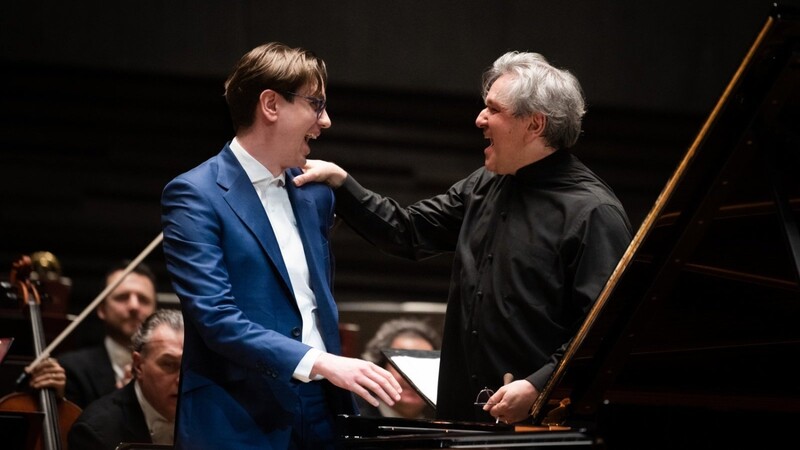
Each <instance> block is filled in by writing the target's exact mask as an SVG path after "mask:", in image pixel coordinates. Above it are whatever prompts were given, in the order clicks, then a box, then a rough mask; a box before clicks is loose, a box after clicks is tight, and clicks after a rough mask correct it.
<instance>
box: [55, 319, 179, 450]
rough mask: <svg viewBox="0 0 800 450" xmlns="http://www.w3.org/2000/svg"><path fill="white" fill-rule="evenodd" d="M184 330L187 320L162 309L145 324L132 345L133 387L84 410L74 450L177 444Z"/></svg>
mask: <svg viewBox="0 0 800 450" xmlns="http://www.w3.org/2000/svg"><path fill="white" fill-rule="evenodd" d="M183 329H184V327H183V316H182V315H181V313H180V311H177V310H174V309H160V310H158V311H157V312H155V313H154V314H152V315H151V316H150V317H148V318H147V320H145V321H144V323H143V324H142V326H141V328H140V329H139V330H138V331H137V332H136V334H134V336H133V338H132V341H131V347H130V348H131V350H132V355H131V356H132V360H133V366H132V373H133V382H131V383H128V384H127V385H126V386H124V387H123V388H122V389H118V390H116V391H113V392H112V393H110V394H107V395H105V396H103V397H101V398H99V399H98V400H96V401H94V402H92V404H91V405H89V406H88V407H87V408H86V409H85V410H84V411H83V413H82V414H81V415H80V417H78V420H77V421H76V422H75V423H74V425H73V426H72V429H71V430H70V432H69V448H70V450H106V449H107V450H114V449H115V448H117V446H119V444H120V443H147V444H150V443H153V444H165V445H172V443H173V436H174V431H175V410H176V408H177V404H178V380H179V378H180V367H181V359H182V357H183Z"/></svg>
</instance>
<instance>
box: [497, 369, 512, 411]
mask: <svg viewBox="0 0 800 450" xmlns="http://www.w3.org/2000/svg"><path fill="white" fill-rule="evenodd" d="M512 381H514V375H511V374H510V373H508V372H506V373H505V375H503V386H505V385H507V384H508V383H511V382H512ZM494 423H500V418H499V417H498V418H497V419H495V420H494Z"/></svg>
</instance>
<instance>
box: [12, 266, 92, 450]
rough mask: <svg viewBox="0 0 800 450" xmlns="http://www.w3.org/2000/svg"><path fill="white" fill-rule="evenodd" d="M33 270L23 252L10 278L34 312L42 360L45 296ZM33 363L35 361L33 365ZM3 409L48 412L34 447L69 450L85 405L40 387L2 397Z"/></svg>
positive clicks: (35, 336)
mask: <svg viewBox="0 0 800 450" xmlns="http://www.w3.org/2000/svg"><path fill="white" fill-rule="evenodd" d="M31 270H32V263H31V258H30V257H29V256H21V257H20V258H19V259H18V260H17V261H15V262H14V263H13V264H12V269H11V276H10V282H11V284H12V285H13V287H14V288H16V291H17V296H18V298H19V300H20V301H21V302H22V304H23V306H24V307H27V310H28V313H29V315H30V321H31V329H32V332H33V346H34V351H35V354H36V356H37V357H38V359H37V360H36V361H35V362H36V363H38V362H39V361H41V359H43V358H42V357H43V356H46V355H45V354H43V352H44V350H45V333H44V325H43V322H42V312H41V297H40V295H39V292H38V291H37V289H36V286H35V285H34V283H33V282H31V279H30V274H31ZM33 365H34V364H31V366H33ZM31 366H29V367H31ZM24 375H25V374H23V376H24ZM20 378H21V379H22V378H23V377H20ZM0 411H8V412H42V413H44V422H43V424H42V431H41V433H40V434H38V435H37V436H36V437H35V442H34V443H33V447H32V449H34V450H67V433H68V432H69V429H70V427H71V426H72V424H73V423H74V422H75V420H77V419H78V416H79V415H80V413H81V409H80V408H79V407H78V406H77V405H75V404H74V403H72V402H70V401H69V400H66V399H58V398H56V392H55V390H54V389H53V388H43V389H38V391H37V392H36V393H35V395H34V394H31V393H27V392H16V393H12V394H8V395H6V396H5V397H3V398H2V399H0Z"/></svg>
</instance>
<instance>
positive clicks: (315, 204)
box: [162, 43, 401, 450]
mask: <svg viewBox="0 0 800 450" xmlns="http://www.w3.org/2000/svg"><path fill="white" fill-rule="evenodd" d="M326 82H327V71H326V67H325V63H324V62H323V61H322V60H321V59H319V58H318V57H316V56H315V55H314V54H312V53H310V52H308V51H306V50H303V49H299V48H289V47H286V46H284V45H282V44H278V43H269V44H265V45H262V46H260V47H257V48H255V49H253V50H252V51H250V52H249V53H247V54H246V55H244V56H243V57H242V59H241V60H240V61H239V62H238V63H237V65H236V67H235V68H234V70H233V72H232V73H231V75H230V76H229V77H228V80H227V81H226V82H225V99H226V101H227V103H228V107H229V109H230V113H231V118H232V120H233V125H234V128H235V129H236V136H235V137H234V139H233V140H232V141H231V142H229V143H228V144H226V145H225V147H224V148H223V149H222V151H221V152H220V153H219V154H218V155H217V156H215V157H213V158H211V159H209V160H208V161H206V162H204V163H202V164H201V165H199V166H198V167H196V168H194V169H192V170H190V171H189V172H187V173H185V174H183V175H180V176H178V177H177V178H175V179H174V180H173V181H171V182H170V183H169V184H168V185H167V186H166V188H165V189H164V193H163V197H162V208H163V211H162V212H163V216H162V224H163V227H164V253H165V255H166V260H167V267H168V269H169V272H170V275H171V277H172V281H173V286H174V288H175V291H176V293H177V294H178V296H179V297H180V300H181V306H182V309H183V314H184V317H185V319H186V329H185V341H184V354H183V366H182V373H181V388H180V397H179V403H178V413H177V421H176V430H175V447H176V448H177V449H192V450H200V449H229V448H235V449H250V448H252V449H260V450H263V449H289V448H291V449H295V448H298V449H299V448H302V449H324V448H332V447H333V446H334V444H335V432H334V429H333V420H334V416H335V414H337V413H353V412H354V408H355V406H354V401H353V400H354V399H353V396H352V394H351V392H350V391H352V392H353V393H355V394H358V395H359V396H361V397H363V398H364V399H365V400H367V401H368V402H369V403H371V404H373V405H375V406H377V404H378V399H380V400H381V401H383V402H386V403H388V404H390V405H391V404H393V403H394V401H396V400H397V399H399V397H400V396H399V392H400V391H401V389H400V386H399V385H398V384H397V382H396V381H395V380H394V378H393V377H392V375H391V374H390V373H389V372H387V371H386V370H384V369H383V368H380V367H378V366H376V365H374V364H372V363H369V362H366V361H363V360H359V359H353V358H345V357H341V356H337V355H338V354H339V353H340V351H341V343H340V339H339V333H338V313H337V309H336V305H335V303H334V300H333V295H332V292H331V287H332V282H333V280H332V273H331V255H330V247H329V242H328V235H329V231H330V229H331V227H332V225H333V211H334V197H333V193H332V192H331V189H330V188H329V187H328V186H326V185H324V184H309V185H306V186H304V187H302V188H298V187H296V186H294V184H293V183H292V179H293V178H294V177H295V176H296V175H297V174H299V173H300V170H299V169H298V167H302V166H303V165H304V164H305V162H306V156H307V155H308V154H309V152H310V148H309V142H310V141H311V140H314V139H316V138H317V137H319V135H320V133H321V132H322V130H323V129H326V128H328V127H330V126H331V120H330V117H329V116H328V114H327V111H326V110H325V85H326Z"/></svg>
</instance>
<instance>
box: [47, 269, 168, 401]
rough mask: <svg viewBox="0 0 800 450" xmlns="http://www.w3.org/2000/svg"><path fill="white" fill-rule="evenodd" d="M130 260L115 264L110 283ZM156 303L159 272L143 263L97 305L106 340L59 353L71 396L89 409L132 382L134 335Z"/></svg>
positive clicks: (108, 275) (107, 277) (69, 396)
mask: <svg viewBox="0 0 800 450" xmlns="http://www.w3.org/2000/svg"><path fill="white" fill-rule="evenodd" d="M129 263H130V262H129V261H123V262H122V263H120V264H118V265H116V266H113V267H112V268H111V269H110V270H109V271H108V273H107V275H106V286H108V285H110V284H111V283H114V282H115V281H117V279H118V278H119V276H120V275H122V274H123V273H124V270H125V268H126V267H127V265H128V264H129ZM156 306H157V305H156V278H155V275H154V274H153V272H152V270H151V269H150V268H149V267H148V266H147V265H145V264H144V263H141V264H139V265H137V266H136V267H135V268H134V269H133V271H131V272H130V273H129V274H128V275H127V276H126V277H125V279H124V280H123V281H122V282H121V283H120V284H119V285H118V286H117V287H116V288H115V289H114V290H113V291H111V293H110V294H109V295H108V296H107V297H106V298H105V299H104V300H103V302H102V303H100V305H98V307H97V310H96V312H97V316H98V317H99V318H100V320H101V321H102V322H103V325H104V329H105V338H104V339H103V342H101V343H99V344H97V345H93V346H89V347H85V348H80V349H77V350H73V351H68V352H65V353H63V354H61V355H58V360H59V362H60V363H61V365H62V366H63V367H64V369H65V370H66V376H67V384H66V398H67V399H69V400H70V401H72V402H74V403H75V404H77V405H78V406H80V407H81V408H85V407H86V406H87V405H88V404H89V403H91V402H92V401H93V400H95V399H97V398H99V397H101V396H103V395H105V394H108V393H110V392H113V391H114V390H115V389H119V388H121V387H123V386H125V384H127V383H128V381H130V379H131V363H132V358H131V352H130V342H131V337H132V336H133V334H134V333H135V332H136V330H137V329H138V328H139V326H140V325H141V324H142V322H144V320H145V319H146V318H147V317H148V316H150V315H151V314H153V312H154V311H155V310H156Z"/></svg>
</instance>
